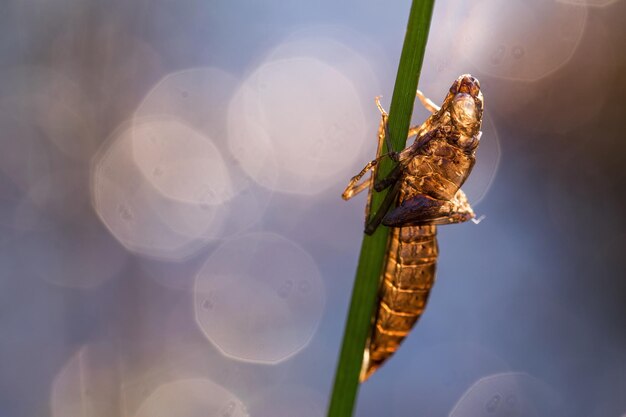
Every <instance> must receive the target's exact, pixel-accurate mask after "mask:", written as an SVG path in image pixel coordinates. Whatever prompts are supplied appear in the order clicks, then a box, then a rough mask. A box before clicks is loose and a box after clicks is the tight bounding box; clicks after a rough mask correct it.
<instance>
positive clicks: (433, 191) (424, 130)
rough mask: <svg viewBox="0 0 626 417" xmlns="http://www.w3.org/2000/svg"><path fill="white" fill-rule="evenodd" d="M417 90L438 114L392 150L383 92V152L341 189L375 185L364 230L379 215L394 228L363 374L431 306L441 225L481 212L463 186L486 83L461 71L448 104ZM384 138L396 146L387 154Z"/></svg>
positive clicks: (395, 345) (371, 227)
mask: <svg viewBox="0 0 626 417" xmlns="http://www.w3.org/2000/svg"><path fill="white" fill-rule="evenodd" d="M417 95H418V98H419V99H420V101H421V102H422V104H423V105H424V106H425V107H426V109H428V110H429V111H430V112H431V113H432V114H431V116H430V117H429V118H428V119H427V120H426V121H425V122H424V123H423V124H421V125H419V126H414V127H412V128H410V129H409V137H411V136H415V137H416V138H415V141H414V142H413V144H412V145H410V146H408V147H406V148H405V149H404V150H402V151H401V152H399V153H395V152H393V151H392V148H391V145H390V141H389V134H388V129H387V118H388V116H387V112H385V110H384V109H383V108H382V107H381V105H380V103H379V101H378V98H377V99H376V104H377V106H378V108H379V110H380V112H381V114H382V118H381V123H380V127H379V130H378V151H377V155H376V156H377V158H376V159H375V160H374V161H372V162H370V163H369V164H367V165H366V166H365V168H364V169H363V170H362V171H361V172H360V173H359V174H358V175H357V176H355V177H353V178H352V180H351V181H350V183H349V184H348V187H347V188H346V190H345V191H344V193H343V195H342V197H343V198H344V199H345V200H348V199H350V198H352V197H353V196H354V195H356V194H358V193H359V192H361V191H363V190H364V189H366V188H368V189H369V197H368V205H367V209H366V211H367V216H366V217H367V218H366V225H365V233H367V234H371V233H373V232H374V231H375V230H376V228H377V227H378V226H379V225H380V223H382V224H383V225H385V226H389V227H390V228H391V231H390V235H389V239H388V242H387V253H386V257H385V260H384V266H383V271H382V275H381V286H380V290H379V303H378V307H377V310H376V313H375V315H374V317H373V319H372V330H371V332H370V337H369V340H368V342H367V346H366V349H365V355H364V361H363V369H362V371H361V381H364V380H366V379H367V378H368V377H369V376H370V375H371V374H372V373H373V372H374V371H375V370H376V369H377V368H378V367H380V366H381V365H382V364H383V362H384V361H385V360H386V359H387V358H388V357H389V356H391V355H392V354H393V353H394V352H395V351H396V350H397V349H398V346H399V345H400V343H401V342H402V340H404V338H405V337H406V336H407V334H408V333H409V331H410V330H411V328H412V327H413V325H414V324H415V322H416V321H417V320H418V319H419V317H420V316H421V314H422V312H423V311H424V308H425V306H426V301H427V299H428V295H429V293H430V289H431V288H432V286H433V283H434V280H435V267H436V263H437V254H438V247H437V239H436V233H437V230H436V229H437V228H436V226H437V225H443V224H451V223H461V222H465V221H467V220H470V219H473V218H474V212H473V211H472V208H471V206H470V204H469V202H468V201H467V198H466V196H465V193H463V191H462V190H461V186H462V185H463V183H464V182H465V180H466V179H467V177H468V175H469V173H470V172H471V170H472V167H473V166H474V162H475V152H476V148H477V147H478V144H479V142H480V136H481V132H480V127H481V123H482V115H483V95H482V93H481V91H480V84H479V82H478V80H477V79H476V78H474V77H472V76H471V75H469V74H465V75H461V76H460V77H459V78H458V79H457V80H456V81H455V82H454V84H452V87H450V91H449V92H448V94H447V95H446V97H445V99H444V101H443V104H442V105H441V107H438V106H437V105H435V104H434V103H433V102H432V101H431V100H429V99H428V98H426V97H424V95H423V94H422V93H421V92H419V91H418V92H417ZM385 142H386V143H387V147H388V150H389V152H388V153H387V154H385V155H382V150H383V146H384V143H385ZM385 156H388V157H390V158H392V159H393V160H394V161H396V162H397V164H396V166H395V167H394V169H393V170H392V171H391V173H390V174H389V175H388V176H387V177H386V178H382V179H380V180H378V181H376V182H375V181H374V179H375V178H376V169H377V165H378V161H379V160H380V159H381V158H383V157H385ZM369 170H373V171H374V172H373V173H372V175H371V177H370V179H369V180H367V181H364V182H361V183H359V181H360V180H361V178H362V177H363V176H364V175H365V174H366V173H367V172H368V171H369ZM389 187H390V188H391V191H390V192H389V194H387V196H386V198H385V200H384V201H383V202H382V204H381V207H380V208H379V210H378V211H377V212H376V214H375V215H374V216H373V217H372V218H370V216H369V207H370V203H369V201H370V200H371V194H372V192H373V191H372V190H374V191H375V192H378V191H382V190H384V189H386V188H389ZM394 203H395V205H396V206H395V207H392V206H393V205H394Z"/></svg>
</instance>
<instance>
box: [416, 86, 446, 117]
mask: <svg viewBox="0 0 626 417" xmlns="http://www.w3.org/2000/svg"><path fill="white" fill-rule="evenodd" d="M415 95H416V96H417V98H418V99H419V100H420V102H421V103H422V105H423V106H424V107H426V110H428V111H429V112H431V113H437V112H438V111H439V110H441V107H439V106H438V105H436V104H435V103H434V102H433V101H432V100H431V99H429V98H428V97H426V96H425V95H424V93H422V92H421V91H420V90H417V92H416V93H415Z"/></svg>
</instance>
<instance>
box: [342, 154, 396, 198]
mask: <svg viewBox="0 0 626 417" xmlns="http://www.w3.org/2000/svg"><path fill="white" fill-rule="evenodd" d="M386 156H389V154H384V155H381V156H379V157H378V158H376V159H374V160H373V161H370V162H368V164H367V165H365V167H364V168H363V169H362V170H361V172H359V173H358V174H357V175H355V176H354V177H352V179H350V182H349V183H348V186H347V187H346V189H345V190H344V192H343V194H341V197H342V198H343V199H344V200H349V199H351V198H352V197H354V196H355V195H357V194H358V193H360V192H361V191H363V190H365V189H366V188H367V187H369V186H370V184H371V182H372V179H371V178H368V179H367V180H365V181H363V182H361V183H359V181H360V180H361V178H363V177H364V176H365V174H367V172H368V171H369V170H371V169H375V168H376V166H377V165H378V162H379V161H380V160H381V159H383V158H384V157H386ZM384 188H386V187H383V188H381V189H384ZM376 191H380V190H378V189H377V190H376Z"/></svg>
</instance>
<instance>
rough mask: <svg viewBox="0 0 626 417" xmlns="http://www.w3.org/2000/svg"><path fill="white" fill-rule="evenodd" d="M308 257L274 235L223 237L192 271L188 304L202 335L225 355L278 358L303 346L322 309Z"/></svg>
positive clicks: (321, 297) (319, 286)
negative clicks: (191, 295)
mask: <svg viewBox="0 0 626 417" xmlns="http://www.w3.org/2000/svg"><path fill="white" fill-rule="evenodd" d="M324 297H325V294H324V287H323V282H322V278H321V275H320V272H319V270H318V268H317V265H316V264H315V261H314V260H313V258H312V257H311V256H310V255H309V254H308V253H307V252H306V251H304V249H302V248H301V247H300V246H298V245H296V244H295V243H293V242H291V241H290V240H288V239H286V238H284V237H282V236H279V235H277V234H274V233H252V234H247V235H242V236H239V237H237V238H234V239H231V240H228V241H225V242H224V243H223V244H222V245H220V247H218V248H217V249H216V250H215V252H213V254H212V255H211V257H210V258H209V259H208V260H207V262H206V263H205V264H204V266H203V267H202V268H201V269H200V271H199V272H198V275H197V277H196V282H195V288H194V308H195V312H196V320H197V322H198V325H199V326H200V328H201V329H202V331H203V332H204V334H205V335H206V337H207V338H208V339H209V340H210V341H211V342H212V343H213V344H214V345H215V346H216V347H217V348H218V349H219V350H220V351H221V352H222V353H223V354H224V355H226V356H228V357H231V358H233V359H238V360H242V361H249V362H259V363H277V362H280V361H283V360H285V359H287V358H289V357H291V356H292V355H294V354H295V353H297V352H298V351H300V350H301V349H302V348H304V347H305V346H306V345H307V344H308V343H309V341H310V339H311V338H312V336H313V333H314V332H315V330H316V329H317V325H318V323H319V320H320V317H321V315H322V312H323V309H324Z"/></svg>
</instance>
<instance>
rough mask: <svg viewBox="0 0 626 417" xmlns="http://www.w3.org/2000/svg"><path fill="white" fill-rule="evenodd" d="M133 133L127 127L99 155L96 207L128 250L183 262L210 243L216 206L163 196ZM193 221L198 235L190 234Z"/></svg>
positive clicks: (94, 184) (94, 189)
mask: <svg viewBox="0 0 626 417" xmlns="http://www.w3.org/2000/svg"><path fill="white" fill-rule="evenodd" d="M132 133H133V129H132V126H131V125H129V124H125V125H122V126H121V127H120V128H119V129H118V130H116V131H115V132H114V133H113V134H112V136H111V138H109V140H107V141H106V142H105V144H104V145H103V147H102V149H101V150H100V151H99V152H98V154H97V155H96V157H95V159H94V163H93V168H92V195H93V204H94V208H95V210H96V212H97V214H98V215H99V217H100V219H101V220H102V222H103V223H104V224H105V225H106V227H107V228H108V229H109V231H110V232H111V234H112V235H113V236H115V238H116V239H117V240H118V241H119V242H120V243H121V244H122V245H123V246H124V247H126V248H127V249H128V250H130V251H132V252H135V253H139V254H142V255H146V256H150V257H155V258H159V259H168V260H177V259H178V260H180V259H184V258H186V257H187V256H189V255H191V254H193V253H195V252H196V251H197V250H198V249H199V248H201V247H202V246H203V245H204V244H205V242H206V236H207V235H208V234H209V232H208V231H209V230H210V229H211V228H212V227H213V226H214V220H215V209H214V207H216V206H208V205H204V206H199V205H192V204H186V203H182V202H178V201H176V200H172V199H169V198H167V197H166V196H164V195H162V194H161V193H159V192H158V190H156V189H155V188H154V187H153V186H152V185H151V184H150V183H148V182H147V181H146V180H145V177H144V176H143V174H142V173H141V172H140V170H139V168H138V167H137V166H136V164H135V161H134V159H133V148H132V138H133V135H132ZM190 214H193V216H192V215H190ZM192 221H193V222H194V224H193V230H194V233H187V234H186V233H185V232H186V231H189V230H191V229H192V226H191V225H190V222H192Z"/></svg>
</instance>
